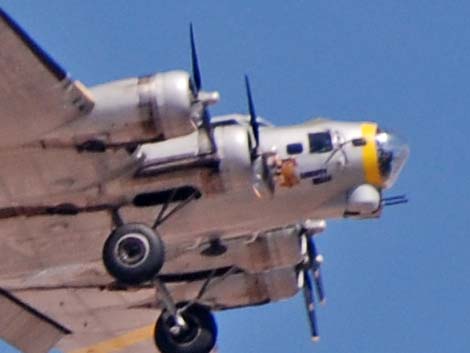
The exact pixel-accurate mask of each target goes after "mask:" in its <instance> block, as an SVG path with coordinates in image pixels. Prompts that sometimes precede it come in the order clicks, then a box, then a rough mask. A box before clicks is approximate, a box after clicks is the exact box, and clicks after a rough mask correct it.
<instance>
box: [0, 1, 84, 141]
mask: <svg viewBox="0 0 470 353" xmlns="http://www.w3.org/2000/svg"><path fill="white" fill-rule="evenodd" d="M0 77H1V78H2V79H1V80H0V147H5V146H18V145H22V144H25V143H28V142H32V141H34V140H36V139H37V138H39V137H40V136H42V135H44V134H47V133H49V132H50V131H53V130H55V129H57V128H59V127H61V126H62V125H64V124H67V123H70V122H72V121H73V120H76V119H77V118H79V117H80V116H81V115H83V114H85V113H87V112H89V111H90V110H91V109H92V108H93V100H92V99H91V97H90V95H89V94H88V93H87V90H86V89H85V88H84V86H83V85H81V84H80V83H79V82H72V81H71V79H70V78H69V77H67V74H66V72H65V71H64V70H63V69H62V68H61V67H60V66H59V65H58V64H57V63H56V62H55V61H54V60H53V59H52V58H51V57H50V56H49V55H48V54H47V53H46V52H45V51H43V50H42V49H41V48H40V47H39V46H38V45H37V44H36V43H35V42H34V41H33V40H32V39H31V38H30V37H29V36H28V35H27V34H26V33H25V32H24V31H23V30H22V29H21V28H20V26H18V25H17V24H16V23H15V22H14V21H13V20H12V19H11V18H10V17H9V16H8V15H7V14H6V13H5V12H4V11H3V10H2V9H1V8H0Z"/></svg>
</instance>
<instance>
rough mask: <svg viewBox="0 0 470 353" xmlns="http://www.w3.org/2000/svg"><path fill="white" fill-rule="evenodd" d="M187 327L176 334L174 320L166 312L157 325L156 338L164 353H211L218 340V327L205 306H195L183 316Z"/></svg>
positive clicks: (159, 347)
mask: <svg viewBox="0 0 470 353" xmlns="http://www.w3.org/2000/svg"><path fill="white" fill-rule="evenodd" d="M181 315H182V317H183V319H184V321H185V322H186V325H187V327H186V328H182V329H181V332H180V333H178V334H174V333H172V332H171V327H172V326H173V325H174V324H175V322H174V318H173V317H172V316H171V315H170V314H169V313H168V312H167V311H166V310H164V311H163V312H162V314H161V315H160V317H159V318H158V320H157V324H156V325H155V332H154V338H155V343H156V345H157V347H158V349H159V350H160V351H161V352H162V353H209V352H210V351H212V349H213V348H214V346H215V342H216V340H217V325H216V323H215V320H214V316H213V315H212V313H211V312H210V311H209V310H208V309H207V308H206V307H204V306H202V305H198V304H193V305H191V306H190V307H189V308H188V309H187V310H186V311H184V312H183V313H182V314H181Z"/></svg>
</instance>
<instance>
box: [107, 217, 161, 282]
mask: <svg viewBox="0 0 470 353" xmlns="http://www.w3.org/2000/svg"><path fill="white" fill-rule="evenodd" d="M164 257H165V251H164V246H163V242H162V240H161V238H160V236H159V235H158V234H157V233H156V232H155V231H154V230H153V229H152V228H150V227H147V226H146V225H144V224H139V223H129V224H123V225H120V226H119V227H117V228H116V229H115V230H114V231H113V232H112V233H111V235H110V236H109V237H108V239H107V240H106V242H105V244H104V247H103V262H104V265H105V267H106V269H107V270H108V272H109V273H110V274H111V275H112V276H113V277H114V278H116V279H117V280H118V281H119V282H122V283H124V284H129V285H135V284H139V283H142V282H147V281H150V280H152V279H153V278H154V276H155V274H157V273H158V272H159V271H160V269H161V268H162V266H163V262H164Z"/></svg>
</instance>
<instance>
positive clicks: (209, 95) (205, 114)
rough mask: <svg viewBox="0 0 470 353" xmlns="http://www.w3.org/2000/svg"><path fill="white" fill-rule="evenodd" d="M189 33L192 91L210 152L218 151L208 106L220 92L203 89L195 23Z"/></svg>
mask: <svg viewBox="0 0 470 353" xmlns="http://www.w3.org/2000/svg"><path fill="white" fill-rule="evenodd" d="M189 34H190V40H191V68H192V78H191V82H190V87H191V91H192V93H193V97H194V103H193V104H194V105H195V106H196V107H197V109H196V114H197V116H198V118H199V119H200V121H201V125H202V127H203V129H204V131H205V132H206V134H207V138H208V139H209V143H210V151H209V153H215V152H216V151H217V145H216V143H215V139H214V130H213V128H212V125H211V117H210V114H209V110H208V109H207V107H208V106H209V105H212V104H215V103H217V102H218V101H219V99H220V95H219V92H205V91H202V90H201V88H202V78H201V70H200V68H199V59H198V56H197V51H196V42H195V40H194V31H193V24H192V23H191V24H190V25H189Z"/></svg>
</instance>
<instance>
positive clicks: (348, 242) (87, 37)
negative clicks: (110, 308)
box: [0, 0, 470, 353]
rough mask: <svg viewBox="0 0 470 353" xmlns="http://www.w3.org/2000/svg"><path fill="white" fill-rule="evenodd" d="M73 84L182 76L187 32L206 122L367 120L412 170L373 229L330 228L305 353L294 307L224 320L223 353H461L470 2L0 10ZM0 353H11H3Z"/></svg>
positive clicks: (67, 5)
mask: <svg viewBox="0 0 470 353" xmlns="http://www.w3.org/2000/svg"><path fill="white" fill-rule="evenodd" d="M0 4H1V5H2V6H3V7H4V8H5V9H6V10H7V11H8V12H9V13H10V14H11V15H12V16H13V17H14V18H15V19H16V20H17V21H18V22H19V23H21V24H22V25H23V26H24V28H25V29H26V30H27V31H28V32H29V33H30V34H31V35H32V36H33V37H34V38H35V39H36V40H37V41H38V42H39V43H40V44H41V45H42V46H43V47H44V48H45V49H46V50H47V51H48V52H49V53H50V54H51V55H52V56H53V57H54V58H55V59H56V60H57V61H58V62H60V63H61V64H62V65H63V66H64V67H65V68H67V70H68V71H69V72H70V73H71V74H72V75H73V77H75V78H78V79H80V80H82V81H83V82H84V83H85V84H87V85H92V84H96V83H100V82H104V81H108V80H112V79H117V78H120V77H126V76H136V75H140V74H145V73H150V72H155V71H161V70H167V69H173V68H183V69H189V65H190V63H189V43H188V23H189V22H191V21H192V22H193V23H194V26H195V29H196V35H197V42H198V49H199V55H200V62H201V67H202V71H203V79H204V87H205V88H207V89H217V90H219V91H220V93H221V96H222V100H221V102H220V103H219V104H218V105H217V106H215V107H214V108H213V109H212V110H211V111H212V113H213V115H216V114H221V113H229V112H245V111H247V108H246V99H245V95H244V88H243V75H244V74H245V73H248V74H249V75H250V77H251V81H252V89H253V95H254V98H255V102H256V108H257V112H258V114H260V115H262V116H264V117H266V118H268V119H269V120H271V121H272V122H274V123H276V124H280V125H281V124H292V123H295V122H301V121H303V120H306V119H308V118H311V117H313V116H326V117H331V118H335V119H340V120H374V121H378V122H379V123H380V124H381V125H383V126H385V127H387V128H390V129H393V130H395V131H398V132H400V133H401V134H402V135H403V136H405V137H406V138H407V140H408V141H409V144H410V146H411V158H410V160H409V162H408V164H407V166H406V168H405V170H404V172H403V174H402V176H401V178H400V180H399V182H398V183H397V184H396V186H395V188H394V189H393V190H392V192H391V193H392V194H398V193H407V194H408V196H409V198H410V200H411V203H409V204H407V205H405V206H401V207H392V208H388V209H386V210H385V212H384V215H383V217H382V218H381V219H380V220H375V221H362V222H358V221H332V222H329V227H328V229H327V231H326V232H325V233H324V234H323V235H321V236H320V238H319V239H318V246H319V248H320V250H321V252H322V253H323V254H324V256H325V266H324V268H323V274H324V282H325V285H326V291H327V296H328V299H327V304H326V305H325V306H324V307H322V308H321V310H320V312H319V324H320V330H321V335H322V338H321V341H320V343H319V344H316V345H312V344H311V342H310V340H309V334H308V326H307V321H306V315H305V312H304V307H303V301H302V298H301V297H300V296H297V297H296V298H294V299H293V300H290V301H286V302H282V303H278V304H272V305H268V306H264V307H257V308H251V309H243V310H234V311H229V312H224V313H220V314H217V320H218V323H219V332H220V336H219V343H220V351H221V352H222V353H235V352H246V353H250V352H253V353H257V352H265V351H269V352H271V353H277V352H291V353H305V352H316V353H330V352H335V353H338V352H348V353H369V352H370V353H388V352H390V353H392V352H393V353H396V352H401V353H408V352H409V353H415V352H427V353H432V352H436V353H437V352H439V353H441V352H468V351H469V349H470V335H469V330H470V305H469V302H468V298H469V297H470V260H469V256H468V249H469V248H470V221H469V220H470V217H469V216H468V214H467V212H468V211H469V201H468V200H469V196H470V193H469V187H468V175H469V168H470V167H469V166H470V154H469V152H468V143H469V142H468V138H467V137H468V135H469V129H470V123H469V121H470V119H469V118H470V117H469V115H470V92H469V91H470V89H469V86H470V69H469V68H470V26H469V22H468V18H469V17H470V3H468V2H467V1H459V0H454V1H435V0H426V1H424V0H409V1H401V0H398V1H377V0H370V1H369V0H366V1H360V2H359V1H352V0H350V1H348V0H337V1H307V0H305V1H277V0H272V1H257V2H255V1H247V0H241V1H227V0H225V1H223V0H218V1H215V0H214V1H203V0H200V1H194V2H192V1H184V2H183V1H156V0H152V1H150V0H149V1H143V0H141V1H138V0H137V1H124V0H101V1H91V0H81V1H78V0H72V1H70V0H69V1H66V2H65V1H60V0H49V1H36V0H35V1H33V0H23V1H17V0H16V1H13V0H10V1H0ZM0 351H4V352H10V350H9V349H7V348H6V347H2V346H0Z"/></svg>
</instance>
